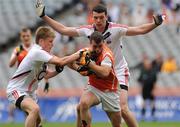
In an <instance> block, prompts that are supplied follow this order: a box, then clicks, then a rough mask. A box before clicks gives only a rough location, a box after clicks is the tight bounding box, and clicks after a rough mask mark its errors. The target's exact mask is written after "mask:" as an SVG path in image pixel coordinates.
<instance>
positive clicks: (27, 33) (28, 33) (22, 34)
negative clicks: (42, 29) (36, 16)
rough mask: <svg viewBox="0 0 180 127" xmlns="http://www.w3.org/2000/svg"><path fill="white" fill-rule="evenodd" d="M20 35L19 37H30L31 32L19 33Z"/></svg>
mask: <svg viewBox="0 0 180 127" xmlns="http://www.w3.org/2000/svg"><path fill="white" fill-rule="evenodd" d="M20 35H21V36H24V35H29V36H30V35H31V32H30V31H22V32H21V33H20Z"/></svg>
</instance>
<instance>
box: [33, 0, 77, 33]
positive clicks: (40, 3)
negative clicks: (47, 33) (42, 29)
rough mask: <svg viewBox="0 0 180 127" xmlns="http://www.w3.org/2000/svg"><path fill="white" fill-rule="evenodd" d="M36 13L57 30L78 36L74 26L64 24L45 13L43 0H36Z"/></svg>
mask: <svg viewBox="0 0 180 127" xmlns="http://www.w3.org/2000/svg"><path fill="white" fill-rule="evenodd" d="M36 13H37V15H38V16H39V17H40V18H42V19H43V20H44V21H45V22H46V23H47V24H48V25H49V26H51V27H52V28H53V29H54V30H56V31H57V32H59V33H61V34H64V35H68V36H78V33H77V31H76V29H75V28H74V27H67V26H64V25H63V24H61V23H59V22H57V21H55V20H54V19H52V18H50V17H49V16H47V15H46V14H45V5H44V4H43V0H36Z"/></svg>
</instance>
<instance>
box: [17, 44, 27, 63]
mask: <svg viewBox="0 0 180 127" xmlns="http://www.w3.org/2000/svg"><path fill="white" fill-rule="evenodd" d="M15 50H16V52H18V56H17V60H18V66H19V64H20V63H21V62H22V60H23V59H24V57H25V56H26V55H27V53H28V51H27V50H25V49H24V48H23V47H22V45H20V46H18V47H16V49H15Z"/></svg>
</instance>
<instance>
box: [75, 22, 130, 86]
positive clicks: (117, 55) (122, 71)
mask: <svg viewBox="0 0 180 127" xmlns="http://www.w3.org/2000/svg"><path fill="white" fill-rule="evenodd" d="M127 28H128V27H127V26H125V25H121V24H116V23H112V22H108V23H107V25H106V28H105V31H104V32H103V36H104V37H105V40H106V43H107V44H108V47H109V48H110V49H111V51H112V52H113V55H114V59H115V72H116V76H117V78H118V80H119V83H120V84H123V85H128V84H127V80H128V79H127V78H128V77H129V71H128V65H127V62H126V60H125V58H124V56H123V53H122V37H123V36H125V35H126V32H127ZM76 30H77V32H78V34H79V36H86V37H90V35H91V34H92V33H93V32H94V31H95V30H96V28H95V27H94V25H86V26H81V27H79V28H76Z"/></svg>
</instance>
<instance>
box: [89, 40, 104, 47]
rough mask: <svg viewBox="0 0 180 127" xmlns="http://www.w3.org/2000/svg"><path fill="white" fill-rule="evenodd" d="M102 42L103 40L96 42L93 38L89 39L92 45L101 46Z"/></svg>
mask: <svg viewBox="0 0 180 127" xmlns="http://www.w3.org/2000/svg"><path fill="white" fill-rule="evenodd" d="M102 44H103V41H101V42H99V43H96V42H95V41H94V40H92V41H91V45H92V46H101V45H102Z"/></svg>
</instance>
